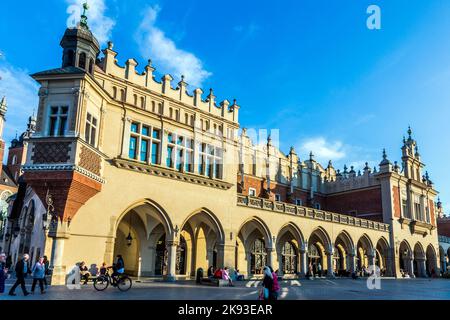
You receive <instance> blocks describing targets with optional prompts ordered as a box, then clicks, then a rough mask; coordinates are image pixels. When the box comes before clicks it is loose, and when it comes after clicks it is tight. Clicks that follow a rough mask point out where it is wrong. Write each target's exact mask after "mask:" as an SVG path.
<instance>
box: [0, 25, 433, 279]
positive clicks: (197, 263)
mask: <svg viewBox="0 0 450 320" xmlns="http://www.w3.org/2000/svg"><path fill="white" fill-rule="evenodd" d="M61 46H62V48H63V52H62V64H61V66H60V67H59V68H56V69H52V70H47V71H43V72H38V73H35V74H33V75H32V77H33V78H34V79H35V80H36V81H37V82H39V84H40V89H39V106H38V113H37V122H36V130H35V132H34V134H33V135H32V136H31V138H29V140H28V152H27V154H26V163H25V164H24V165H23V167H22V168H23V172H24V173H23V180H24V182H25V183H26V188H29V190H32V192H33V193H34V194H35V195H36V200H38V201H40V202H41V204H43V206H44V207H45V208H46V207H47V205H46V196H47V195H48V194H50V195H51V196H52V199H53V207H54V211H50V213H53V215H52V216H53V219H52V223H50V224H49V228H46V229H45V231H43V228H42V222H41V220H42V217H40V218H39V219H40V220H38V221H39V223H37V224H35V231H36V232H37V233H42V234H44V232H45V234H44V238H45V240H44V241H43V248H42V251H41V253H45V254H46V255H47V256H49V257H51V265H52V266H53V267H54V273H53V278H52V281H53V283H57V284H62V283H64V282H65V278H66V275H67V272H68V271H69V270H70V269H71V267H72V266H73V265H74V264H75V263H77V262H79V261H81V260H83V261H86V262H87V263H88V264H91V263H96V264H100V263H102V262H106V263H112V261H113V258H114V256H115V255H116V254H118V253H120V254H122V255H123V256H124V259H125V262H126V271H127V272H129V273H130V274H133V275H136V276H161V277H164V278H166V279H168V280H174V279H177V278H186V277H191V276H193V275H195V270H196V269H197V268H200V267H201V268H203V269H204V270H206V269H207V268H208V267H209V266H210V265H213V266H229V267H231V268H238V269H239V270H240V271H241V273H243V274H244V275H246V276H257V275H258V274H260V273H261V270H262V267H263V266H264V265H265V264H271V265H272V266H273V267H274V269H279V271H280V274H284V275H285V276H289V275H304V274H305V273H306V272H307V270H308V266H309V264H318V263H321V265H322V267H323V270H324V274H327V275H328V276H332V275H333V274H339V273H340V272H349V271H350V272H351V271H352V270H355V269H356V268H359V269H360V268H362V267H364V266H365V267H368V266H369V265H374V264H375V265H378V266H379V267H380V268H381V269H382V270H383V274H384V275H390V276H397V277H399V276H400V270H401V269H402V270H404V271H405V272H408V273H409V274H410V275H411V276H427V275H428V276H429V275H430V274H431V273H432V271H433V270H434V271H436V272H438V271H439V266H438V264H437V261H440V260H439V246H438V235H437V230H436V217H435V197H436V195H437V192H436V191H435V190H434V188H433V184H432V182H431V181H430V178H429V176H428V173H426V174H424V172H423V167H424V164H423V162H422V158H421V155H420V154H419V151H418V147H417V142H416V141H415V140H414V139H413V136H412V131H411V130H409V131H408V137H407V138H404V141H403V147H402V158H401V163H400V164H398V163H397V162H395V163H391V161H389V160H388V157H387V154H386V152H383V156H382V160H381V163H380V164H379V166H378V167H377V168H375V169H371V168H369V166H368V165H366V167H365V168H364V169H363V171H362V172H356V171H355V169H354V168H353V167H352V168H350V170H349V168H344V170H343V171H340V170H336V169H335V168H334V167H333V165H332V163H331V162H330V163H329V164H328V166H327V167H323V166H322V165H321V164H319V163H318V162H316V161H315V159H314V156H313V154H311V155H310V156H309V157H308V158H307V159H306V160H304V161H301V160H300V158H299V156H298V155H297V154H296V152H295V150H294V149H293V148H291V150H290V152H289V153H288V154H284V153H282V152H281V151H280V150H278V149H277V148H276V147H275V146H273V145H272V142H271V140H270V139H267V143H265V145H254V144H253V142H252V141H251V139H250V138H249V137H248V136H247V132H246V130H242V131H241V134H238V129H239V127H240V126H239V122H238V116H239V109H240V107H239V105H238V104H237V102H236V100H234V102H233V103H230V102H229V101H228V100H224V101H222V102H220V103H217V102H216V100H215V96H214V92H213V90H212V89H211V90H210V91H209V94H208V95H207V96H206V98H204V97H203V91H202V90H201V89H195V90H194V91H193V92H192V94H190V93H188V92H187V83H186V82H185V79H184V77H182V78H181V81H180V82H179V83H178V84H177V85H176V87H175V88H174V87H173V85H174V84H173V83H172V80H173V78H172V77H171V76H170V75H164V76H163V77H162V79H161V81H158V80H156V79H155V76H154V71H155V69H154V67H153V66H152V64H151V61H150V60H149V62H148V64H147V65H146V66H144V71H143V72H137V71H136V67H137V65H138V62H137V61H136V60H134V59H128V60H127V61H126V62H125V66H120V65H119V64H118V62H117V60H116V56H117V52H116V51H114V47H113V43H112V42H109V43H108V46H107V48H105V49H104V50H103V51H102V52H103V56H102V58H101V59H98V56H99V54H100V46H99V43H98V41H97V40H96V39H95V37H94V36H93V35H92V33H91V31H90V30H89V27H88V25H87V22H86V19H82V22H81V23H80V24H79V25H78V26H77V27H76V28H69V29H67V30H66V31H65V34H64V36H63V38H62V40H61ZM186 80H188V79H186ZM24 214H25V215H26V212H25V213H23V212H22V213H21V211H18V213H16V214H15V215H13V216H11V217H10V221H9V224H10V226H11V227H13V226H16V225H20V223H21V222H22V221H23V219H25V218H26V216H25V217H24ZM40 215H41V216H42V214H40ZM48 219H50V217H48ZM19 237H20V236H19ZM10 241H11V240H10ZM5 247H6V245H5Z"/></svg>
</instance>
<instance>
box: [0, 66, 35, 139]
mask: <svg viewBox="0 0 450 320" xmlns="http://www.w3.org/2000/svg"><path fill="white" fill-rule="evenodd" d="M0 77H1V80H0V99H1V98H2V97H3V96H6V100H7V105H8V111H7V113H6V126H5V129H4V132H3V136H4V140H6V143H9V141H10V140H11V139H12V138H13V137H14V135H15V133H16V131H17V132H18V134H21V133H22V132H23V131H25V129H26V124H27V119H28V117H29V116H30V115H31V114H32V113H33V110H37V106H38V95H37V92H38V84H37V83H36V82H35V81H34V80H33V79H32V78H31V77H30V76H29V73H28V71H27V70H24V69H21V68H16V67H13V66H11V65H10V64H8V63H7V62H3V61H1V62H0Z"/></svg>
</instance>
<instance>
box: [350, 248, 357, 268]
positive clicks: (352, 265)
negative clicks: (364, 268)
mask: <svg viewBox="0 0 450 320" xmlns="http://www.w3.org/2000/svg"><path fill="white" fill-rule="evenodd" d="M348 259H349V260H350V272H351V273H353V272H356V254H355V252H354V250H353V252H351V253H349V254H348Z"/></svg>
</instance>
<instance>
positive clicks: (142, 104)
mask: <svg viewBox="0 0 450 320" xmlns="http://www.w3.org/2000/svg"><path fill="white" fill-rule="evenodd" d="M141 108H142V109H145V98H144V97H141Z"/></svg>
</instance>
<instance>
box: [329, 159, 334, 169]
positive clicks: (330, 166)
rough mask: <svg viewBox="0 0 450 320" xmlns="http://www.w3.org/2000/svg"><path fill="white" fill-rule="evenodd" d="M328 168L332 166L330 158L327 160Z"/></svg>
mask: <svg viewBox="0 0 450 320" xmlns="http://www.w3.org/2000/svg"><path fill="white" fill-rule="evenodd" d="M328 168H333V162H332V161H331V160H330V161H328Z"/></svg>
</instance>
